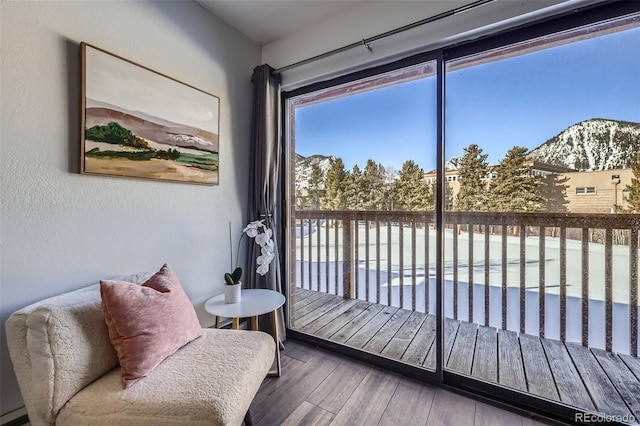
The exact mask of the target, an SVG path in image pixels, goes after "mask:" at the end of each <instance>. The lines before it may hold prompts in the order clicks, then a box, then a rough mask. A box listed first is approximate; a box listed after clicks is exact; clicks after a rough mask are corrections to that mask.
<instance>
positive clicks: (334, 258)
mask: <svg viewBox="0 0 640 426" xmlns="http://www.w3.org/2000/svg"><path fill="white" fill-rule="evenodd" d="M433 218H434V215H433V212H374V211H325V210H318V211H295V213H294V216H293V218H292V223H293V226H294V227H295V236H294V237H293V238H294V239H295V241H292V244H291V250H292V258H293V259H296V260H297V265H298V266H297V267H296V268H294V271H292V274H293V277H292V278H293V280H292V282H294V283H296V285H297V286H298V287H301V288H306V289H310V290H316V291H324V292H327V293H333V294H339V295H342V296H343V297H344V298H347V299H351V298H355V299H363V300H367V301H371V302H375V303H378V304H387V305H394V306H398V307H401V308H406V309H412V310H421V311H424V312H425V313H429V310H430V309H431V308H430V307H431V306H434V300H433V298H434V294H435V292H434V291H433V286H434V285H435V281H433V282H431V281H432V279H433V277H435V243H434V242H435V236H436V232H437V231H436V229H435V224H434V219H433ZM445 227H446V233H447V239H445V264H446V265H445V269H446V270H447V273H446V277H447V278H446V279H445V281H448V282H450V284H451V286H450V288H451V289H450V290H449V294H450V295H451V299H452V301H451V303H450V305H451V306H450V309H449V311H450V315H449V316H451V317H452V318H454V319H458V318H459V317H460V318H462V317H464V318H463V319H465V320H467V321H469V322H477V323H479V324H484V325H489V324H490V322H492V320H491V318H493V317H494V315H496V310H498V311H499V314H500V315H499V317H498V318H499V320H497V322H498V324H492V325H497V327H498V328H502V329H508V328H510V329H515V330H516V331H520V332H521V333H525V332H527V333H531V330H532V325H531V324H527V320H528V318H527V312H530V310H529V311H527V299H528V298H529V299H531V297H532V296H531V294H532V292H533V293H534V294H535V292H537V293H538V294H537V304H538V312H537V330H535V328H536V327H533V330H534V334H538V335H539V336H540V337H545V330H548V327H547V324H546V323H545V322H546V319H547V317H549V316H551V317H553V318H556V317H557V318H558V322H559V332H558V333H557V334H558V336H557V337H558V338H559V340H561V341H567V311H568V308H567V306H568V299H570V300H571V302H573V301H577V300H579V303H580V307H579V310H580V312H579V315H578V316H579V317H580V322H581V326H580V327H581V331H580V334H581V339H580V340H581V343H582V345H584V346H589V335H590V329H589V327H590V323H592V324H591V325H592V327H593V326H594V323H595V322H599V323H600V324H597V328H602V325H601V324H602V323H603V324H604V326H603V327H604V330H603V331H602V334H603V336H604V344H603V346H604V349H606V350H607V351H612V348H613V338H614V304H615V305H616V307H617V308H620V309H617V310H615V312H616V318H615V321H616V324H620V323H621V321H622V319H621V318H619V316H620V315H621V314H620V312H623V311H625V310H626V311H627V312H628V314H626V315H628V318H624V319H623V320H624V321H622V322H623V323H625V327H626V328H627V330H628V336H629V337H628V351H626V352H627V353H629V354H631V355H633V356H637V353H638V229H639V228H640V215H625V214H620V215H616V214H552V213H506V214H497V213H463V212H448V213H446V214H445ZM569 246H571V247H569ZM536 249H537V253H532V251H536ZM614 252H615V253H614ZM550 253H552V255H550ZM578 254H579V256H578ZM601 257H602V258H603V259H601ZM578 258H579V259H578ZM492 259H493V260H492ZM551 261H552V263H550V262H551ZM599 262H602V264H603V266H602V268H596V269H595V271H596V273H594V272H593V270H594V269H593V265H592V263H599ZM556 263H557V264H558V265H557V269H555V268H556ZM568 263H569V264H568ZM533 264H537V268H536V267H533V268H532V266H531V265H533ZM548 264H550V265H553V266H554V270H550V269H549V270H548ZM568 268H569V269H568ZM590 269H591V270H592V272H591V273H590ZM625 269H626V270H625ZM430 271H432V272H431V273H430ZM568 271H571V276H572V277H574V278H572V280H573V281H571V282H570V280H569V279H568ZM532 272H536V273H535V274H532ZM600 272H601V273H600ZM474 274H475V275H474ZM596 274H597V276H596ZM478 275H479V277H478ZM533 275H537V276H533ZM576 276H577V277H578V278H575V277H576ZM614 278H615V279H614ZM576 280H578V281H579V282H575V281H576ZM422 285H423V286H424V288H422ZM577 286H579V289H578V288H576V287H577ZM394 287H395V288H396V290H397V291H394V290H393V289H394ZM492 288H493V290H492ZM568 288H570V290H571V292H572V293H573V294H572V295H568ZM497 289H499V290H500V291H499V293H496V292H495V291H496V290H497ZM532 289H533V290H532ZM482 290H484V291H483V293H484V297H483V298H480V299H483V302H484V303H483V304H484V306H482V303H480V305H478V303H477V301H478V300H479V295H478V294H476V295H475V296H474V291H475V292H479V291H482ZM514 291H517V292H518V293H519V297H518V298H519V302H517V303H513V297H509V295H510V294H512V292H514ZM461 292H463V293H461ZM464 292H466V295H465V294H464ZM594 293H595V295H594ZM445 294H447V293H445ZM492 294H494V296H492ZM497 294H499V296H498V297H495V295H497ZM614 294H615V296H614ZM550 295H553V297H554V298H555V297H557V298H558V299H559V300H558V302H559V303H558V310H559V312H551V310H550V309H551V308H548V307H547V306H546V305H547V304H548V303H549V302H548V300H549V297H550ZM409 296H410V300H409ZM527 296H528V297H527ZM445 297H446V296H445ZM534 297H535V296H534ZM460 298H462V299H463V300H462V303H463V304H462V305H460V303H459V299H460ZM465 298H466V301H465V300H464V299H465ZM405 299H407V300H405ZM497 299H499V302H498V301H497ZM510 300H511V303H509V301H510ZM554 300H555V299H554ZM594 301H595V303H600V304H603V305H604V314H603V318H600V317H598V319H599V320H598V321H594V313H593V312H592V313H591V314H590V307H591V309H592V310H593V309H594V308H593V306H596V305H593V303H594ZM474 302H475V303H474ZM405 304H406V305H407V306H405ZM514 304H516V305H517V306H513V305H514ZM409 305H410V306H409ZM553 306H554V309H555V306H556V305H555V302H554V304H553ZM597 306H598V307H599V306H600V305H597ZM474 310H480V311H483V317H484V318H482V315H481V316H480V318H477V317H478V315H474V314H475V312H474ZM597 310H599V308H598V309H597ZM515 313H517V314H518V316H519V321H518V322H519V324H518V325H517V326H514V325H513V315H514V314H515ZM626 315H625V316H626ZM574 317H575V315H572V323H573V322H574V321H576V320H577V318H574ZM529 321H531V319H529ZM493 322H496V320H494V321H493ZM554 323H555V321H554ZM554 333H555V332H554ZM625 334H626V333H625ZM574 340H575V338H574ZM618 346H619V344H618ZM625 346H626V345H625Z"/></svg>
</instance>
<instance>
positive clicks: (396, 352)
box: [380, 312, 427, 359]
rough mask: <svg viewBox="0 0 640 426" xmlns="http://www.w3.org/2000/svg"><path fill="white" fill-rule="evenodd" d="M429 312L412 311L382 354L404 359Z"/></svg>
mask: <svg viewBox="0 0 640 426" xmlns="http://www.w3.org/2000/svg"><path fill="white" fill-rule="evenodd" d="M426 317H427V314H424V313H422V312H411V314H410V315H409V318H407V320H406V321H405V322H404V324H402V327H400V329H399V330H398V332H397V333H396V334H395V336H393V337H392V338H391V340H390V341H389V343H388V344H387V345H386V346H385V348H384V349H383V350H382V352H380V353H381V355H384V356H387V357H389V358H394V359H402V355H404V353H405V351H406V350H407V348H408V347H409V345H410V344H411V342H412V341H413V338H414V336H415V335H416V334H417V333H418V329H419V328H420V326H421V325H422V323H423V322H424V320H425V318H426Z"/></svg>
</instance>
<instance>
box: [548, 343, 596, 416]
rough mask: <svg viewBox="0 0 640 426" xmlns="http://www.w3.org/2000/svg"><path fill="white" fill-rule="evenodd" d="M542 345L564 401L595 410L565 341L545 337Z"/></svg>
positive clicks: (561, 398)
mask: <svg viewBox="0 0 640 426" xmlns="http://www.w3.org/2000/svg"><path fill="white" fill-rule="evenodd" d="M542 346H543V347H544V350H545V352H546V354H547V359H548V360H549V367H550V368H551V373H552V374H553V377H554V378H555V381H556V386H557V388H558V394H559V396H560V400H561V401H562V402H566V403H567V404H571V405H575V406H576V407H582V408H588V409H590V410H594V409H595V407H594V405H593V401H591V398H590V397H589V393H588V392H587V390H586V388H585V386H584V383H583V382H582V378H581V377H580V374H578V370H576V368H575V366H574V365H573V361H572V360H571V356H570V355H569V352H568V351H567V348H566V347H565V345H564V343H562V342H560V341H557V340H550V339H544V340H542Z"/></svg>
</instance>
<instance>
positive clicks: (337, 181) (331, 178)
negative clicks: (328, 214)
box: [320, 158, 348, 210]
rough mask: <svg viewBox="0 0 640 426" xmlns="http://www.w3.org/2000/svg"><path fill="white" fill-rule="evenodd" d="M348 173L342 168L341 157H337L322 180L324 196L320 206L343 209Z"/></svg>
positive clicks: (327, 208)
mask: <svg viewBox="0 0 640 426" xmlns="http://www.w3.org/2000/svg"><path fill="white" fill-rule="evenodd" d="M347 179H348V174H347V172H346V171H345V169H344V163H343V162H342V158H337V159H336V161H334V162H333V164H331V167H329V170H327V177H326V179H325V182H324V188H325V191H324V196H323V197H322V199H321V200H320V206H321V208H322V209H324V210H344V209H346V207H347V202H346V194H345V191H346V189H347V184H348V182H347Z"/></svg>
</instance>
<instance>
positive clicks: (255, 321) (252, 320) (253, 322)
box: [251, 315, 258, 331]
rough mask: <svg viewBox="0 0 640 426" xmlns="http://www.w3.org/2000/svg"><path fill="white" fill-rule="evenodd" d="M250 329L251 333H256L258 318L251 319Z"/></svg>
mask: <svg viewBox="0 0 640 426" xmlns="http://www.w3.org/2000/svg"><path fill="white" fill-rule="evenodd" d="M251 329H252V330H253V331H258V316H257V315H256V316H255V317H251Z"/></svg>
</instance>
